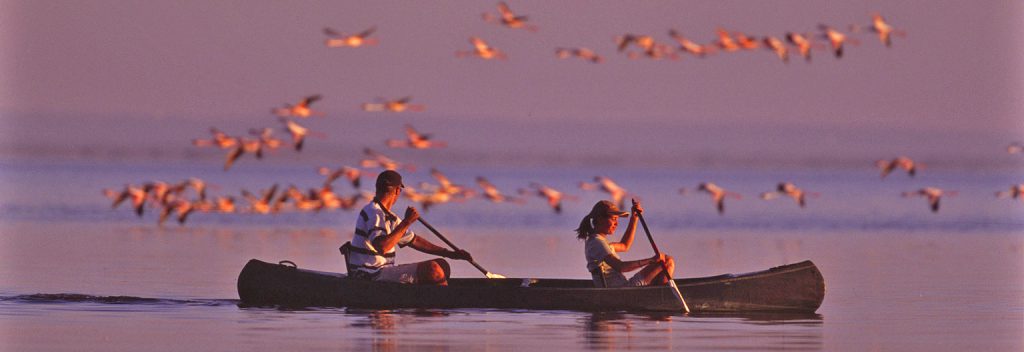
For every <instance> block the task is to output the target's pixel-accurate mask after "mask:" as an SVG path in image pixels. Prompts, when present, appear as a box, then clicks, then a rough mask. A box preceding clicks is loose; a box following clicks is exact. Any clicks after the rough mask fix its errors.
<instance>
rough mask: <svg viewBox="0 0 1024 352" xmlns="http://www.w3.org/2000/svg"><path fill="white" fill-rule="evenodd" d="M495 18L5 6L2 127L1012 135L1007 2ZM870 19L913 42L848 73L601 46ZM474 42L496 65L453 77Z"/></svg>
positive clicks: (812, 4)
mask: <svg viewBox="0 0 1024 352" xmlns="http://www.w3.org/2000/svg"><path fill="white" fill-rule="evenodd" d="M496 3H497V2H486V1H446V2H413V1H406V2H398V1H359V2H345V1H320V2H312V1H310V2H279V1H216V2H208V1H185V2H182V1H0V35H2V36H3V37H2V38H0V40H2V43H4V44H3V49H2V50H0V68H2V75H3V77H4V78H3V83H2V85H0V116H2V119H3V125H6V126H3V125H0V127H3V128H4V130H6V131H7V132H5V133H7V134H8V135H11V134H15V135H16V136H17V135H20V134H21V133H20V132H18V131H20V130H19V126H20V125H21V123H20V122H19V121H24V120H23V119H32V120H36V121H40V120H42V121H50V120H51V119H52V120H53V121H61V119H67V118H74V119H103V118H110V119H116V118H126V117H130V118H132V119H143V120H145V119H153V120H161V121H166V120H167V119H171V120H175V119H181V120H183V121H186V120H188V121H196V120H198V121H204V122H210V123H211V124H212V123H214V122H216V123H218V124H222V125H230V124H232V123H238V124H243V123H246V122H244V121H252V120H253V119H268V120H270V115H269V113H268V112H269V109H270V108H271V107H274V106H278V105H280V104H282V103H285V102H293V101H295V100H297V99H299V98H300V97H302V96H305V95H308V94H313V93H319V94H322V95H323V96H324V99H323V100H322V101H321V102H318V103H317V104H316V105H314V107H315V108H318V109H321V110H324V111H326V112H327V114H328V117H329V118H332V119H357V118H360V117H366V116H367V113H364V112H361V111H360V110H359V106H360V104H361V103H363V102H368V101H371V100H372V99H374V98H375V97H396V98H397V97H401V96H406V95H412V96H413V97H414V102H418V103H422V104H426V105H427V110H426V112H422V113H418V115H415V116H414V117H410V116H413V115H406V116H403V118H407V119H416V120H420V121H429V120H430V119H432V118H438V119H443V120H444V121H472V122H477V123H479V122H480V121H488V120H493V121H497V120H499V119H500V120H501V121H503V122H505V123H516V122H517V121H520V122H522V123H527V124H533V125H537V126H543V125H545V124H548V123H551V122H550V121H555V122H566V123H569V122H578V121H598V122H601V121H606V120H617V122H616V123H621V121H636V122H637V123H668V124H670V125H673V126H682V127H684V128H685V127H686V126H698V127H700V128H704V129H707V130H709V131H714V130H715V129H717V128H732V127H736V126H754V127H753V128H760V127H768V128H770V127H771V126H791V125H794V126H805V127H807V126H810V127H812V128H815V129H825V130H831V129H835V130H841V129H843V128H847V127H855V128H909V129H912V130H917V131H929V130H936V131H940V130H941V131H950V130H960V131H964V132H968V133H975V134H982V135H985V134H986V133H988V132H992V133H993V134H992V136H993V137H994V138H1006V136H1007V135H1020V134H1021V127H1022V126H1024V124H1022V121H1024V119H1022V116H1024V98H1022V97H1024V84H1022V82H1024V75H1022V70H1021V68H1022V64H1024V54H1022V50H1021V49H1020V46H1019V45H1016V43H1017V42H1019V38H1020V37H1021V36H1024V25H1022V23H1024V4H1022V3H1020V2H1016V1H981V2H967V1H958V2H935V1H897V2H893V1H772V2H766V1H696V2H692V1H688V2H664V1H644V2H621V1H615V2H611V1H601V2H591V1H586V2H583V1H571V2H563V1H558V2H554V1H509V5H510V6H511V8H512V9H513V10H514V11H516V12H518V13H521V14H524V15H528V16H529V17H530V21H531V22H532V23H533V24H535V25H537V26H539V27H540V30H539V31H538V32H537V33H530V32H526V31H522V30H511V29H507V28H503V27H499V26H497V25H494V24H489V23H485V22H484V21H483V20H482V19H481V13H483V12H495V11H496V8H495V4H496ZM874 11H878V12H880V13H882V14H883V15H884V16H885V17H886V18H887V20H888V21H889V22H890V23H892V24H893V25H894V26H896V27H897V28H900V29H903V30H905V31H906V32H907V35H906V37H904V38H895V40H894V44H893V47H892V48H888V49H886V48H885V47H884V46H882V45H881V43H879V42H878V40H877V39H876V38H875V37H874V36H873V35H872V34H861V35H854V37H856V38H857V39H859V40H860V45H858V46H852V47H850V48H848V49H847V53H846V56H845V57H843V58H842V59H835V58H834V57H831V56H830V55H829V53H828V52H827V51H825V50H820V51H816V52H815V53H814V56H815V57H814V59H813V62H811V63H805V62H802V61H801V60H793V61H792V62H790V63H789V64H788V65H786V64H783V63H782V62H780V61H779V60H777V59H775V58H774V56H773V55H772V54H771V53H769V52H767V51H764V50H758V51H755V52H740V53H728V54H719V55H715V56H712V57H709V58H706V59H697V58H694V57H692V56H684V58H683V59H682V60H679V61H667V60H662V61H651V60H630V59H627V58H626V57H625V56H624V55H622V54H618V53H616V52H615V50H614V49H615V46H614V45H615V44H614V42H613V37H615V36H616V35H620V34H623V33H627V32H628V33H639V34H651V35H654V36H655V37H656V38H657V39H659V40H661V41H664V42H670V38H669V37H668V36H667V35H666V32H667V30H668V29H669V28H675V29H677V30H679V31H681V32H683V33H684V34H686V35H687V36H689V37H692V38H694V39H696V40H698V41H701V42H710V41H712V40H713V39H714V38H715V35H714V31H715V29H716V28H717V27H723V28H726V29H729V30H732V31H742V32H745V33H748V34H751V35H758V36H760V35H775V36H780V37H781V36H783V35H784V33H785V32H787V31H800V32H817V31H816V27H817V24H819V23H826V24H830V25H833V26H836V27H839V28H845V27H846V26H847V25H848V24H851V23H859V24H868V23H869V22H870V16H869V15H870V13H871V12H874ZM325 26H329V27H333V28H335V29H337V30H339V31H343V32H350V33H351V32H358V31H361V30H363V29H366V28H368V27H370V26H377V28H378V30H377V32H376V33H374V34H373V37H375V38H377V39H378V40H379V41H380V43H379V45H376V46H372V47H364V48H359V49H351V48H333V49H330V48H326V47H325V46H324V44H323V41H324V39H325V36H324V35H323V34H322V33H321V30H322V28H323V27H325ZM470 36H479V37H481V38H483V39H485V40H487V41H488V42H489V43H490V44H492V45H493V46H495V47H498V48H499V49H502V50H504V51H506V52H507V53H508V56H509V60H507V61H503V62H501V61H483V60H479V59H473V58H468V59H458V58H456V57H455V55H454V52H455V51H457V50H468V49H469V43H468V41H467V39H468V38H469V37H470ZM560 46H568V47H574V46H582V47H588V48H591V49H593V50H595V51H597V52H598V53H599V54H601V55H604V56H605V58H606V62H605V63H603V64H597V65H593V64H589V63H585V62H582V61H578V60H558V59H557V58H555V56H554V54H553V51H554V48H555V47H560ZM270 121H272V120H270ZM426 124H429V123H428V122H423V123H421V125H426ZM250 125H251V123H250ZM246 127H249V126H248V125H247V126H246ZM425 129H429V128H425ZM62 133H68V134H74V133H76V131H75V130H69V131H65V132H62ZM58 135H59V134H58ZM1005 142H1006V143H1008V142H1009V140H1007V141H1005ZM998 144H1004V141H1002V140H1000V141H999V142H998Z"/></svg>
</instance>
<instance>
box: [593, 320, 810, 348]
mask: <svg viewBox="0 0 1024 352" xmlns="http://www.w3.org/2000/svg"><path fill="white" fill-rule="evenodd" d="M585 314H586V315H584V316H581V317H580V318H579V326H581V327H582V332H581V335H580V337H581V340H582V342H583V343H585V344H586V346H587V349H589V350H603V351H619V350H624V349H636V350H675V349H683V350H689V349H695V348H696V349H701V347H708V346H721V345H723V344H725V345H729V346H730V347H731V349H739V350H821V349H822V347H823V342H822V341H823V333H822V326H823V322H822V316H821V315H819V314H815V313H778V312H756V313H713V314H708V313H704V314H679V313H662V312H645V313H628V312H592V313H585ZM693 319H699V320H700V322H699V324H689V323H691V322H693Z"/></svg>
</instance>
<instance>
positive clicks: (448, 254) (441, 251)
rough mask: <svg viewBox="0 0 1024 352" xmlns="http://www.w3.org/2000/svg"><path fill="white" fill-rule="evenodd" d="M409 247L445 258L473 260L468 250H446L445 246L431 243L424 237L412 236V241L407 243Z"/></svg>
mask: <svg viewBox="0 0 1024 352" xmlns="http://www.w3.org/2000/svg"><path fill="white" fill-rule="evenodd" d="M409 247H412V248H413V249H415V250H417V251H420V252H423V253H427V254H432V255H436V256H441V257H445V258H451V259H461V260H473V257H472V256H470V255H469V252H466V251H464V250H461V249H460V250H457V251H452V250H448V249H447V248H443V247H440V246H437V245H435V244H433V243H430V241H427V239H426V238H423V237H420V236H416V237H414V238H413V239H412V242H411V243H409Z"/></svg>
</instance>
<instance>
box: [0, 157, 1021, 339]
mask: <svg viewBox="0 0 1024 352" xmlns="http://www.w3.org/2000/svg"><path fill="white" fill-rule="evenodd" d="M218 162H219V159H213V160H208V161H206V162H205V163H204V162H198V163H197V162H194V161H177V162H165V161H158V160H154V161H127V162H125V161H112V160H98V161H97V160H94V159H90V160H84V161H76V160H67V159H31V160H26V159H17V158H7V159H4V161H3V162H0V170H2V172H0V199H2V201H0V251H2V255H0V350H5V351H6V350H19V351H22V350H25V351H27V350H47V351H54V350H57V351H60V350H74V351H82V350H87V351H88V350H96V351H110V350H140V349H145V350H175V351H178V350H242V349H246V350H284V349H288V350H339V349H340V350H366V349H369V348H373V349H375V350H385V351H387V350H407V349H431V350H481V349H488V350H505V349H531V350H534V349H545V350H590V349H593V350H622V349H638V350H650V349H694V350H737V349H752V350H781V349H784V350H951V351H952V350H968V349H969V350H1007V351H1017V350H1021V349H1024V217H1022V216H1021V215H1022V212H1024V203H1022V202H1016V201H1010V200H1007V199H996V198H995V197H993V193H994V192H996V191H1000V190H1003V189H1005V188H1008V186H1009V185H1010V184H1013V183H1017V182H1020V180H1019V172H1017V171H1016V170H1009V169H1001V168H991V169H983V170H973V169H970V168H962V167H935V168H932V169H929V170H927V172H924V173H922V174H921V175H919V177H917V178H914V179H911V178H909V177H906V176H905V175H900V174H895V175H891V176H890V177H889V178H887V179H885V180H880V179H879V178H878V175H877V174H876V172H875V170H873V169H871V168H870V166H866V167H842V166H836V165H833V166H830V167H823V168H812V167H804V168H796V169H785V170H783V169H754V170H752V169H744V168H731V167H718V168H699V167H693V166H692V165H681V166H678V167H661V168H642V169H641V168H635V169H627V170H618V171H613V172H611V173H608V172H605V171H603V170H602V169H599V168H591V167H577V166H572V167H559V166H550V165H545V166H532V167H503V166H491V167H488V168H485V169H478V168H474V167H471V166H468V165H461V164H458V163H453V164H450V165H440V166H439V167H441V168H442V170H444V171H445V172H446V173H447V174H448V175H449V177H450V178H452V180H453V181H455V182H456V183H462V184H467V185H470V184H472V183H473V178H474V177H475V176H478V175H482V176H487V177H488V178H489V179H490V180H491V181H492V182H493V183H495V184H496V185H497V186H498V187H499V188H501V189H502V190H504V191H505V192H507V193H514V190H515V188H517V187H524V186H526V184H527V183H528V182H529V181H537V182H542V183H546V184H550V185H552V186H555V187H557V188H561V189H563V190H566V191H567V192H568V193H571V194H573V195H575V196H576V197H578V199H577V200H574V201H566V203H565V211H564V214H562V215H556V214H555V213H553V212H552V211H551V209H550V208H548V207H547V206H546V205H545V204H544V203H543V202H542V201H540V200H539V199H531V200H530V201H529V202H528V203H527V204H524V205H513V204H492V203H487V202H485V201H482V200H479V199H476V200H469V201H466V202H463V203H453V204H445V205H442V206H438V207H435V208H432V209H430V210H429V211H428V212H425V213H424V215H423V216H424V217H425V218H427V219H429V220H430V221H431V223H432V224H433V225H435V226H436V227H438V229H439V230H441V231H442V232H444V233H445V234H446V236H448V237H449V238H450V239H451V240H452V241H454V242H455V243H457V244H458V245H459V246H461V247H463V248H465V249H467V250H469V251H471V252H472V253H473V254H474V257H475V258H477V261H478V262H479V263H480V264H482V265H483V266H484V267H486V268H487V269H488V270H490V271H492V272H495V273H499V274H504V275H507V276H515V277H561V278H586V277H588V274H587V273H586V272H585V270H584V269H583V258H582V244H581V243H580V242H578V241H577V240H576V239H575V238H574V235H573V233H572V229H573V228H575V226H576V224H577V223H578V221H579V218H580V217H582V215H583V214H585V213H586V212H587V210H588V209H589V207H590V205H592V204H593V202H595V201H596V200H598V199H602V194H600V193H596V192H585V191H581V190H579V189H576V188H575V187H576V183H577V182H579V181H584V180H589V179H591V178H593V176H596V175H608V176H611V177H612V178H614V179H615V180H617V181H618V182H619V183H620V184H621V185H623V186H624V187H626V188H627V189H629V190H630V191H633V192H634V193H636V194H637V195H638V196H639V197H640V198H641V199H642V200H643V202H644V205H645V208H646V209H647V219H648V222H649V223H650V225H651V230H652V232H653V234H654V237H655V239H656V240H657V241H658V246H659V248H660V249H662V251H664V252H667V253H670V254H672V255H673V256H675V257H676V258H677V262H678V267H679V268H678V272H677V276H679V277H695V276H708V275H717V274H722V273H728V272H732V273H740V272H748V271H755V270H762V269H766V268H768V267H771V266H776V265H782V264H786V263H794V262H798V261H801V260H805V259H810V260H812V261H814V262H815V264H817V265H818V267H819V269H820V270H821V271H822V273H823V275H824V277H825V281H826V287H827V293H826V296H825V301H824V303H823V304H822V306H821V308H820V309H818V311H817V312H816V314H811V315H796V316H794V315H764V314H759V315H740V316H684V315H678V314H676V315H673V314H653V315H652V314H633V313H614V312H613V313H583V312H567V311H507V310H480V309H453V310H383V311H380V310H355V309H345V308H331V309H307V310H278V309H267V308H239V307H238V306H237V292H236V290H235V279H236V278H237V275H238V272H239V271H240V270H241V268H242V266H243V265H244V264H245V262H246V261H247V260H248V259H250V258H258V259H262V260H265V261H277V260H284V259H289V260H292V261H294V262H296V263H298V265H299V266H300V267H304V268H310V269H314V270H325V271H343V270H344V269H343V267H342V265H341V262H340V257H339V255H338V254H337V250H336V248H337V246H338V245H340V244H341V243H342V242H344V241H345V240H347V239H348V238H349V236H351V234H350V232H349V229H350V228H351V226H352V223H353V221H354V216H355V214H354V213H352V212H345V211H330V212H323V213H317V214H298V213H286V214H278V215H268V216H259V215H252V214H235V215H213V214H195V215H194V216H193V217H192V218H190V219H189V222H188V223H187V224H186V225H184V226H179V225H177V224H176V223H170V222H169V223H168V224H166V225H165V226H164V227H158V226H156V214H153V212H148V213H147V214H146V215H145V216H144V217H143V218H141V219H140V218H137V217H135V215H134V214H132V213H131V212H130V211H129V210H128V209H127V208H124V207H122V208H119V209H115V210H111V209H110V205H109V201H108V200H107V199H106V198H104V197H103V196H102V195H101V193H100V190H101V189H102V188H117V187H120V186H122V185H123V184H124V183H142V182H145V181H151V180H164V181H168V182H176V181H179V180H182V179H184V178H186V177H189V176H197V177H201V178H203V179H205V180H207V181H209V182H210V183H211V184H213V185H214V188H213V189H211V192H212V193H214V194H234V195H237V194H238V191H239V189H241V188H246V189H249V190H257V189H261V188H266V187H269V185H271V184H273V183H281V184H282V185H285V184H296V185H297V186H300V187H314V186H316V185H317V184H318V183H319V182H320V180H321V178H320V176H318V175H316V174H315V171H314V168H312V167H309V165H305V164H302V163H295V164H289V163H278V164H272V163H255V162H252V161H251V160H250V163H246V164H241V163H240V164H239V165H238V168H237V169H234V170H232V171H231V172H229V173H225V172H222V171H220V170H219V169H218V168H217V166H218V165H217V164H218ZM300 164H301V165H300ZM406 179H407V180H408V182H407V183H410V184H415V183H418V182H420V181H430V179H429V176H428V175H427V171H426V170H417V171H416V172H410V173H407V174H406ZM783 180H785V181H792V182H794V183H796V184H797V185H799V186H801V187H803V188H804V189H806V190H808V191H811V192H818V193H820V196H817V197H812V198H809V199H808V207H807V208H806V209H800V208H798V207H797V206H796V204H794V203H793V202H792V201H791V200H788V199H778V200H774V201H762V200H760V199H757V194H758V193H759V192H763V191H768V190H771V189H772V188H773V187H774V184H775V183H777V182H779V181H783ZM702 181H713V182H715V183H717V184H719V185H721V186H723V187H726V188H729V189H731V190H734V191H736V192H739V193H741V194H743V196H744V197H743V199H729V200H727V205H726V212H725V214H724V215H718V214H717V213H716V212H715V210H714V208H713V206H712V204H711V203H710V201H709V200H708V199H707V196H706V195H704V194H695V193H693V192H692V190H693V188H694V187H695V186H696V184H697V183H698V182H702ZM926 185H933V186H938V187H942V188H946V189H950V190H957V191H958V192H959V193H958V194H957V195H956V196H954V197H950V198H948V199H945V200H944V202H943V204H942V209H941V210H940V212H938V213H935V214H933V213H931V212H930V211H928V209H927V205H926V203H925V201H924V200H923V199H919V198H902V197H900V196H899V193H900V192H902V191H909V190H913V189H916V188H920V187H923V186H926ZM338 187H339V189H340V191H342V192H352V191H353V190H351V189H350V188H344V187H341V184H340V183H339V184H338ZM346 187H347V186H346ZM680 187H686V188H688V189H690V190H691V192H690V193H689V194H686V195H680V194H678V193H677V190H678V189H679V188H680ZM406 204H408V203H407V201H405V200H402V201H400V203H399V206H404V205H406ZM414 230H417V231H419V232H420V233H421V234H422V235H424V236H427V238H428V239H431V240H434V238H433V237H432V236H431V235H430V234H429V233H428V232H427V231H426V229H424V228H420V227H416V228H414ZM617 236H618V235H616V236H615V237H617ZM434 242H437V243H440V241H436V240H434ZM649 255H651V251H650V248H649V246H648V245H647V243H646V242H645V241H644V240H643V237H638V238H637V241H636V242H635V243H634V249H633V250H631V251H630V252H629V253H627V254H626V255H625V258H626V259H638V258H642V257H646V256H649ZM424 258H427V257H426V256H424V255H421V254H419V253H415V252H414V251H403V252H402V253H400V255H399V261H414V260H421V259H424ZM453 275H454V276H458V277H479V276H480V275H481V274H480V273H479V272H477V271H476V270H475V269H474V268H473V267H472V266H470V265H468V264H466V263H454V265H453ZM183 337H184V338H183Z"/></svg>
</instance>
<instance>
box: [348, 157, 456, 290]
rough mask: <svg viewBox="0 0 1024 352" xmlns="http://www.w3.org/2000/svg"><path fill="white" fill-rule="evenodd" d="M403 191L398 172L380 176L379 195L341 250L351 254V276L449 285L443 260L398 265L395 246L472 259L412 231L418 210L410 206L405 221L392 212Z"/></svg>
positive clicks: (400, 176) (445, 263)
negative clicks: (435, 243) (396, 263)
mask: <svg viewBox="0 0 1024 352" xmlns="http://www.w3.org/2000/svg"><path fill="white" fill-rule="evenodd" d="M402 188H405V185H404V184H402V175H400V174H398V173H397V172H395V171H392V170H387V171H384V172H382V173H380V174H379V175H377V184H376V195H375V196H374V198H373V201H372V202H370V204H367V205H366V206H365V207H363V209H362V210H361V211H360V212H359V217H358V218H356V229H355V235H354V236H353V237H352V241H351V242H350V243H346V244H345V245H343V246H342V248H341V250H342V253H345V252H346V251H347V252H348V253H347V254H346V258H347V261H348V263H347V265H348V272H349V276H350V277H352V278H355V279H362V280H373V281H387V282H399V283H405V284H423V285H447V284H448V276H449V274H450V273H451V268H450V267H449V265H448V262H447V261H445V260H444V259H440V258H439V259H433V260H428V261H424V262H419V263H411V264H402V265H395V252H396V248H395V247H396V246H397V247H405V246H410V247H412V248H413V249H416V250H418V251H420V252H423V253H427V254H433V255H437V256H442V257H446V258H451V259H461V260H472V256H470V254H469V253H468V252H466V251H464V250H458V251H451V250H448V249H445V248H442V247H438V246H436V245H434V244H433V243H430V241H427V240H426V239H424V238H423V237H420V236H416V234H415V233H413V232H412V231H409V227H410V226H412V224H413V223H414V222H416V220H417V219H419V217H420V214H419V212H417V211H416V208H413V207H407V208H406V209H405V219H404V220H403V219H399V218H398V216H396V215H395V214H394V213H392V212H391V207H392V206H393V205H395V202H396V201H397V200H398V197H399V196H400V195H401V194H402Z"/></svg>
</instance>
